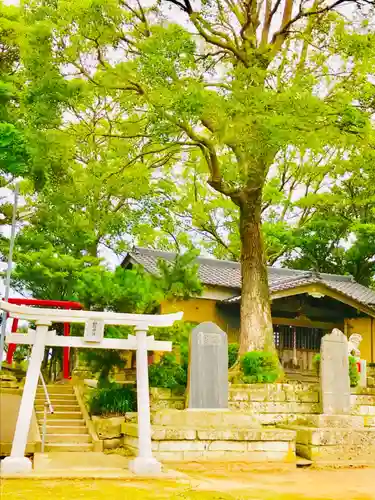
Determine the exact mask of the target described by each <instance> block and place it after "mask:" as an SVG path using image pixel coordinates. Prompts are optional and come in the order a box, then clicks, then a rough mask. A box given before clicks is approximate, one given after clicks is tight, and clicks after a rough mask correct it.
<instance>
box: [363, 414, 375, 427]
mask: <svg viewBox="0 0 375 500" xmlns="http://www.w3.org/2000/svg"><path fill="white" fill-rule="evenodd" d="M364 421H365V427H375V416H373V417H372V416H365V417H364Z"/></svg>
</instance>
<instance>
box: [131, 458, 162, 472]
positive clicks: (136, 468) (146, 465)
mask: <svg viewBox="0 0 375 500" xmlns="http://www.w3.org/2000/svg"><path fill="white" fill-rule="evenodd" d="M129 470H130V472H133V473H134V474H137V476H157V475H159V474H161V463H160V462H158V461H157V460H156V459H155V458H143V457H137V458H135V459H134V460H132V461H131V462H129Z"/></svg>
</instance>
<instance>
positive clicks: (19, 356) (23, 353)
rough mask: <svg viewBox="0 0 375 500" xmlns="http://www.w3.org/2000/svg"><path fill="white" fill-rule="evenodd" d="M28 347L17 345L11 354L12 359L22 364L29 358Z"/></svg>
mask: <svg viewBox="0 0 375 500" xmlns="http://www.w3.org/2000/svg"><path fill="white" fill-rule="evenodd" d="M30 351H31V349H30V346H28V345H18V346H17V347H16V350H15V351H14V354H13V359H14V361H15V362H16V363H22V361H25V359H27V358H28V357H29V356H30Z"/></svg>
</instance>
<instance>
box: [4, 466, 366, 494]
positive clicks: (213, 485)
mask: <svg viewBox="0 0 375 500" xmlns="http://www.w3.org/2000/svg"><path fill="white" fill-rule="evenodd" d="M174 469H177V470H179V471H181V472H184V473H186V474H187V475H188V477H187V478H186V479H181V480H178V481H177V480H163V481H160V480H146V479H145V480H134V479H129V480H109V479H96V480H79V479H75V480H63V479H61V480H59V479H56V480H55V479H53V480H52V479H48V480H36V479H25V480H21V479H8V480H3V481H2V483H1V488H0V498H1V500H46V499H53V500H68V499H69V500H72V499H73V500H81V499H82V500H106V499H108V500H120V499H121V500H128V499H129V500H141V499H142V500H151V499H153V500H167V499H171V500H183V499H187V500H211V499H212V500H299V499H301V500H338V499H340V500H375V469H339V470H312V469H298V470H292V471H269V470H267V471H254V470H252V469H250V468H249V467H248V466H246V465H241V464H216V465H215V464H214V465H212V464H210V465H209V466H208V465H207V464H205V465H201V464H196V463H191V464H184V465H181V466H179V465H178V464H175V465H174Z"/></svg>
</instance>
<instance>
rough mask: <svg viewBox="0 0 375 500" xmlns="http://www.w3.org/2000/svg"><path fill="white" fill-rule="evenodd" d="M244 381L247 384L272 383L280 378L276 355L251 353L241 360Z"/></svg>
mask: <svg viewBox="0 0 375 500" xmlns="http://www.w3.org/2000/svg"><path fill="white" fill-rule="evenodd" d="M240 362H241V368H242V371H243V373H244V376H243V381H244V382H245V383H247V384H255V383H272V382H275V380H277V378H278V376H279V374H280V373H279V361H278V359H277V357H276V355H275V354H273V353H270V352H264V351H251V352H247V353H246V354H244V355H243V356H242V358H241V361H240Z"/></svg>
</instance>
